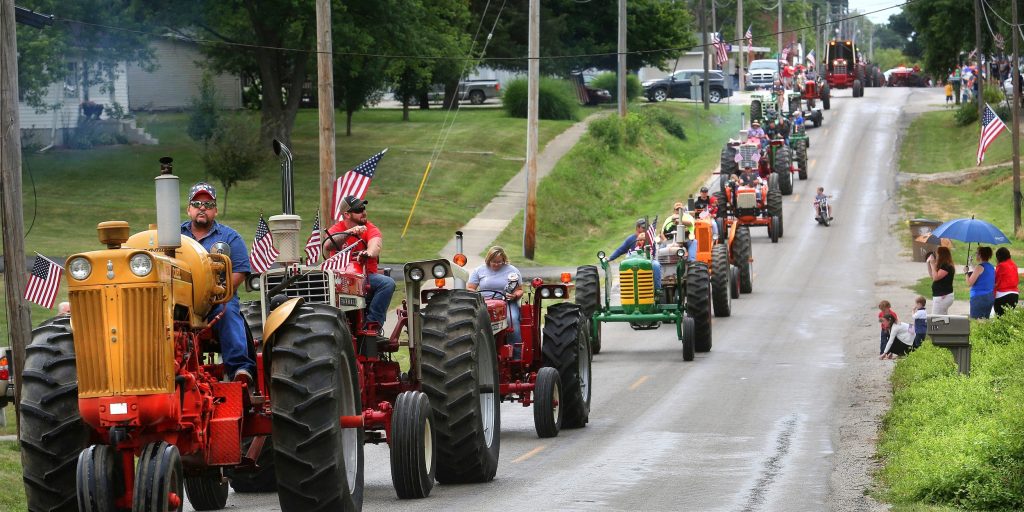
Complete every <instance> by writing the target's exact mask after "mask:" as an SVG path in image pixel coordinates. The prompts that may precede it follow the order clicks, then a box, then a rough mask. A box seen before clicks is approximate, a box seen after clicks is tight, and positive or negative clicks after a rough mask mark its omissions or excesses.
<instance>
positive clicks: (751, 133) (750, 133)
mask: <svg viewBox="0 0 1024 512" xmlns="http://www.w3.org/2000/svg"><path fill="white" fill-rule="evenodd" d="M747 138H750V139H758V140H760V139H763V138H765V134H764V130H763V129H762V128H761V122H760V121H756V120H755V121H754V122H752V123H750V129H749V130H747Z"/></svg>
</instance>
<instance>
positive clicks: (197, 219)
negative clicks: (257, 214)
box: [181, 181, 256, 392]
mask: <svg viewBox="0 0 1024 512" xmlns="http://www.w3.org/2000/svg"><path fill="white" fill-rule="evenodd" d="M187 210H188V218H189V220H187V221H185V222H184V223H183V224H182V225H181V234H182V236H187V237H189V238H192V239H194V240H195V241H197V242H199V244H200V245H202V246H203V247H204V248H205V249H206V250H207V251H210V250H211V249H212V248H213V245H214V244H216V243H217V242H224V243H226V244H228V246H229V247H230V248H231V282H232V283H234V287H235V296H234V297H232V298H231V300H229V301H228V302H226V303H224V304H219V305H217V306H216V307H215V308H213V310H212V311H210V313H209V314H208V315H207V317H206V319H207V320H211V319H213V318H214V317H216V316H217V315H219V314H220V313H221V311H224V316H223V317H222V318H221V319H220V320H218V321H217V323H215V324H213V334H214V336H216V337H217V340H218V341H220V350H221V358H222V359H223V360H224V368H225V374H226V375H231V378H232V380H235V381H241V382H245V383H246V384H247V385H248V386H249V390H250V392H251V391H252V383H253V374H254V372H255V368H256V362H255V361H253V359H252V357H250V356H249V347H248V340H247V338H246V335H245V318H243V317H242V312H241V310H240V308H239V302H238V287H239V286H241V285H242V281H243V280H245V275H246V274H248V273H249V272H250V271H251V267H250V266H249V250H248V249H247V248H246V246H245V241H244V240H242V237H241V235H239V234H238V232H237V231H235V230H234V229H231V228H230V227H228V226H227V225H226V224H222V223H220V222H217V189H215V188H213V185H210V184H209V183H206V182H202V181H201V182H199V183H196V184H195V185H193V186H192V188H191V189H190V190H189V192H188V208H187Z"/></svg>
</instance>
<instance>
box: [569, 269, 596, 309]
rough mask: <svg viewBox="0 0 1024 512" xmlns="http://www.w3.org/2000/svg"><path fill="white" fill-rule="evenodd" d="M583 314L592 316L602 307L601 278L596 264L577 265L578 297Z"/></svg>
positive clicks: (577, 300)
mask: <svg viewBox="0 0 1024 512" xmlns="http://www.w3.org/2000/svg"><path fill="white" fill-rule="evenodd" d="M573 302H575V303H576V304H579V305H580V309H581V310H583V316H585V317H587V318H590V317H591V316H593V314H594V313H595V312H596V311H597V310H599V309H601V279H600V275H599V274H598V272H597V267H596V266H594V265H583V266H580V267H576V297H575V298H574V299H573Z"/></svg>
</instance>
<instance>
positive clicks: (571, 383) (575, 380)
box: [541, 302, 591, 428]
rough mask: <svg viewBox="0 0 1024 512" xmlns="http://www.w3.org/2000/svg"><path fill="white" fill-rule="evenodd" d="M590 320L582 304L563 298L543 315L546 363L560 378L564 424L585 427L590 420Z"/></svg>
mask: <svg viewBox="0 0 1024 512" xmlns="http://www.w3.org/2000/svg"><path fill="white" fill-rule="evenodd" d="M586 327H587V321H586V318H585V317H584V316H583V315H582V312H581V311H580V308H579V306H577V305H576V304H570V303H568V302H560V303H558V304H553V305H551V306H549V307H548V311H547V314H545V315H544V333H543V338H544V342H543V345H542V348H541V353H542V355H543V358H544V366H551V367H553V368H555V369H556V370H558V375H559V377H560V378H561V384H562V385H561V386H560V390H561V395H562V398H561V402H560V405H561V407H562V409H563V411H562V426H564V427H565V428H580V427H585V426H586V425H587V422H588V421H590V390H591V386H590V343H589V341H588V340H587V338H588V336H587V333H586Z"/></svg>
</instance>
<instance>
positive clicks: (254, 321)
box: [241, 300, 263, 345]
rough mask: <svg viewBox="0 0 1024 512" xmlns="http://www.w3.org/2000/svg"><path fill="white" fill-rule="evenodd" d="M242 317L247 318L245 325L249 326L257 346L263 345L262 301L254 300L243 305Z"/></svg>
mask: <svg viewBox="0 0 1024 512" xmlns="http://www.w3.org/2000/svg"><path fill="white" fill-rule="evenodd" d="M241 310H242V317H244V318H245V324H246V325H248V326H249V332H251V333H252V339H253V340H255V341H256V344H257V345H262V344H263V313H262V309H260V301H258V300H253V301H248V302H243V303H242V304H241Z"/></svg>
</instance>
